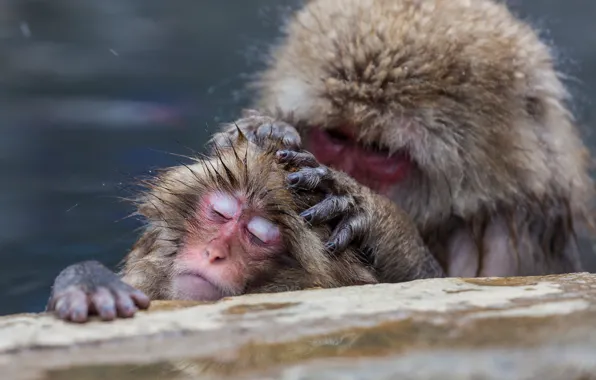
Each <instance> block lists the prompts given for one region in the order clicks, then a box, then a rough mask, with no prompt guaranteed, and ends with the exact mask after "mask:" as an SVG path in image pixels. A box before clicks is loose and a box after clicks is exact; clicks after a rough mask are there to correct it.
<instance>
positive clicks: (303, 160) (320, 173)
mask: <svg viewBox="0 0 596 380" xmlns="http://www.w3.org/2000/svg"><path fill="white" fill-rule="evenodd" d="M277 159H278V161H279V162H280V163H286V164H289V165H290V166H293V167H295V168H299V170H298V171H296V172H294V173H291V174H289V175H288V177H287V181H288V183H289V185H290V187H291V188H293V189H296V190H305V191H310V190H319V191H323V193H325V194H326V196H325V198H324V199H323V201H321V202H320V203H318V204H316V205H314V206H313V207H311V208H309V209H307V210H305V211H303V212H302V213H301V214H300V216H302V217H303V218H304V219H305V220H306V221H307V222H308V223H310V224H311V225H317V224H324V223H331V222H332V221H338V220H339V222H338V224H337V225H336V226H335V228H334V230H333V232H332V234H331V237H330V239H329V241H328V242H327V244H326V248H327V250H328V251H329V252H330V253H340V252H342V251H344V250H345V249H346V248H347V247H348V246H349V245H350V244H351V243H352V242H354V241H355V240H358V239H360V240H362V238H364V237H365V235H366V234H367V231H368V230H369V226H370V225H371V222H372V217H373V215H372V214H371V212H370V210H371V207H368V206H367V203H368V200H369V199H370V197H369V196H368V195H369V194H370V193H372V192H371V191H370V190H369V189H368V188H366V187H364V186H362V185H360V184H359V183H357V182H356V181H355V180H354V179H352V178H351V177H349V176H348V175H347V174H345V173H343V172H340V171H336V170H333V169H331V168H329V167H327V166H324V165H320V164H319V162H318V161H317V159H316V158H315V157H314V156H313V155H312V154H311V153H309V152H305V151H302V152H297V151H293V150H280V151H278V152H277Z"/></svg>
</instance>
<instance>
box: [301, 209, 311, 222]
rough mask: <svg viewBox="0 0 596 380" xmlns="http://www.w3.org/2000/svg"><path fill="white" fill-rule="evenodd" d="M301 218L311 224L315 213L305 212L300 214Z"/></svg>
mask: <svg viewBox="0 0 596 380" xmlns="http://www.w3.org/2000/svg"><path fill="white" fill-rule="evenodd" d="M300 216H301V217H302V218H303V219H304V220H306V221H307V222H309V223H310V222H311V221H312V218H313V213H312V212H311V211H303V212H302V213H300Z"/></svg>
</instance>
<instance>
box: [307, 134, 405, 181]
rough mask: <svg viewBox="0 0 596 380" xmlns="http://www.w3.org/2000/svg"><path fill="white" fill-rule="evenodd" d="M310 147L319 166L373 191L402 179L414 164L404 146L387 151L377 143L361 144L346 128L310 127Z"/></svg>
mask: <svg viewBox="0 0 596 380" xmlns="http://www.w3.org/2000/svg"><path fill="white" fill-rule="evenodd" d="M309 141H310V143H311V144H310V145H311V146H310V147H309V148H310V149H311V151H312V153H313V154H314V155H315V157H316V158H317V160H319V162H321V163H322V164H323V165H327V166H330V167H332V168H334V169H337V170H341V171H344V172H346V173H348V174H349V175H350V176H352V177H353V178H354V179H355V180H357V181H358V182H360V183H362V184H364V185H368V186H369V187H372V188H373V189H376V190H381V189H383V188H390V187H391V186H393V185H395V184H398V183H400V182H402V181H403V180H405V179H406V178H407V177H408V176H409V175H410V173H411V171H412V170H413V169H414V167H415V164H414V161H413V159H412V157H411V156H410V154H409V152H408V151H407V150H406V149H401V150H398V151H397V152H390V151H389V149H387V148H384V147H381V146H375V145H374V144H373V145H370V146H365V145H363V144H362V143H361V142H359V141H357V139H356V136H355V135H354V133H353V132H352V131H351V130H350V129H349V128H338V129H334V130H325V129H321V128H312V129H311V130H310V136H309Z"/></svg>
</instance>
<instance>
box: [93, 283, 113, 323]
mask: <svg viewBox="0 0 596 380" xmlns="http://www.w3.org/2000/svg"><path fill="white" fill-rule="evenodd" d="M91 304H92V306H93V307H94V309H95V311H96V312H97V314H98V315H99V316H100V318H101V319H102V320H104V321H111V320H113V319H114V318H116V302H115V301H114V296H113V295H112V293H110V291H109V290H108V289H106V288H98V289H97V291H96V292H95V293H94V294H93V295H91Z"/></svg>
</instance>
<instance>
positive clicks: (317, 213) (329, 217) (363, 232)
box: [277, 150, 445, 282]
mask: <svg viewBox="0 0 596 380" xmlns="http://www.w3.org/2000/svg"><path fill="white" fill-rule="evenodd" d="M277 157H278V160H279V161H280V162H282V163H287V164H290V165H294V166H296V167H302V168H301V169H300V170H299V171H297V172H295V173H292V174H290V175H289V176H288V182H289V183H290V187H292V188H294V189H296V190H306V191H308V190H315V189H319V190H323V191H325V192H326V193H327V194H328V195H327V196H326V197H325V198H324V199H323V200H322V201H321V202H320V203H318V204H316V205H315V206H313V207H311V208H309V209H307V210H305V211H303V212H302V213H301V216H302V217H303V218H305V220H306V221H308V222H309V223H311V224H313V225H316V224H324V223H331V222H334V221H337V220H339V222H338V223H337V226H336V227H335V229H334V231H333V233H332V235H331V237H330V239H329V242H328V243H327V245H326V248H327V249H328V251H330V252H331V253H335V254H339V253H341V252H343V251H344V250H345V249H346V248H347V247H348V246H349V245H352V244H355V245H356V246H357V247H358V248H359V249H360V250H361V251H362V252H364V253H365V254H368V255H369V256H370V257H369V258H370V259H371V262H372V263H373V266H374V267H375V269H376V271H377V273H378V275H379V279H380V281H382V282H400V281H409V280H414V279H419V278H428V277H444V276H445V273H444V271H443V269H442V268H441V266H440V265H439V263H438V262H437V260H436V259H435V257H434V256H433V255H432V254H431V253H430V251H429V250H428V248H427V247H426V246H425V245H424V243H423V241H422V238H421V237H420V234H419V232H418V230H417V228H416V226H415V225H414V223H413V221H411V220H410V217H409V216H408V215H407V214H406V213H405V212H404V211H402V210H401V209H400V208H399V207H398V206H397V205H396V204H394V203H393V202H391V201H390V200H389V199H387V198H385V197H384V196H382V195H378V194H376V193H374V192H373V191H372V190H371V189H369V188H367V187H365V186H363V185H361V184H359V183H358V182H356V181H355V180H354V179H353V178H351V177H350V176H348V175H347V174H345V173H343V172H340V171H336V170H333V169H331V168H328V167H326V166H322V165H319V163H318V162H317V160H316V159H315V157H314V156H313V155H312V154H311V153H308V152H295V151H290V150H282V151H279V152H278V153H277Z"/></svg>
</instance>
